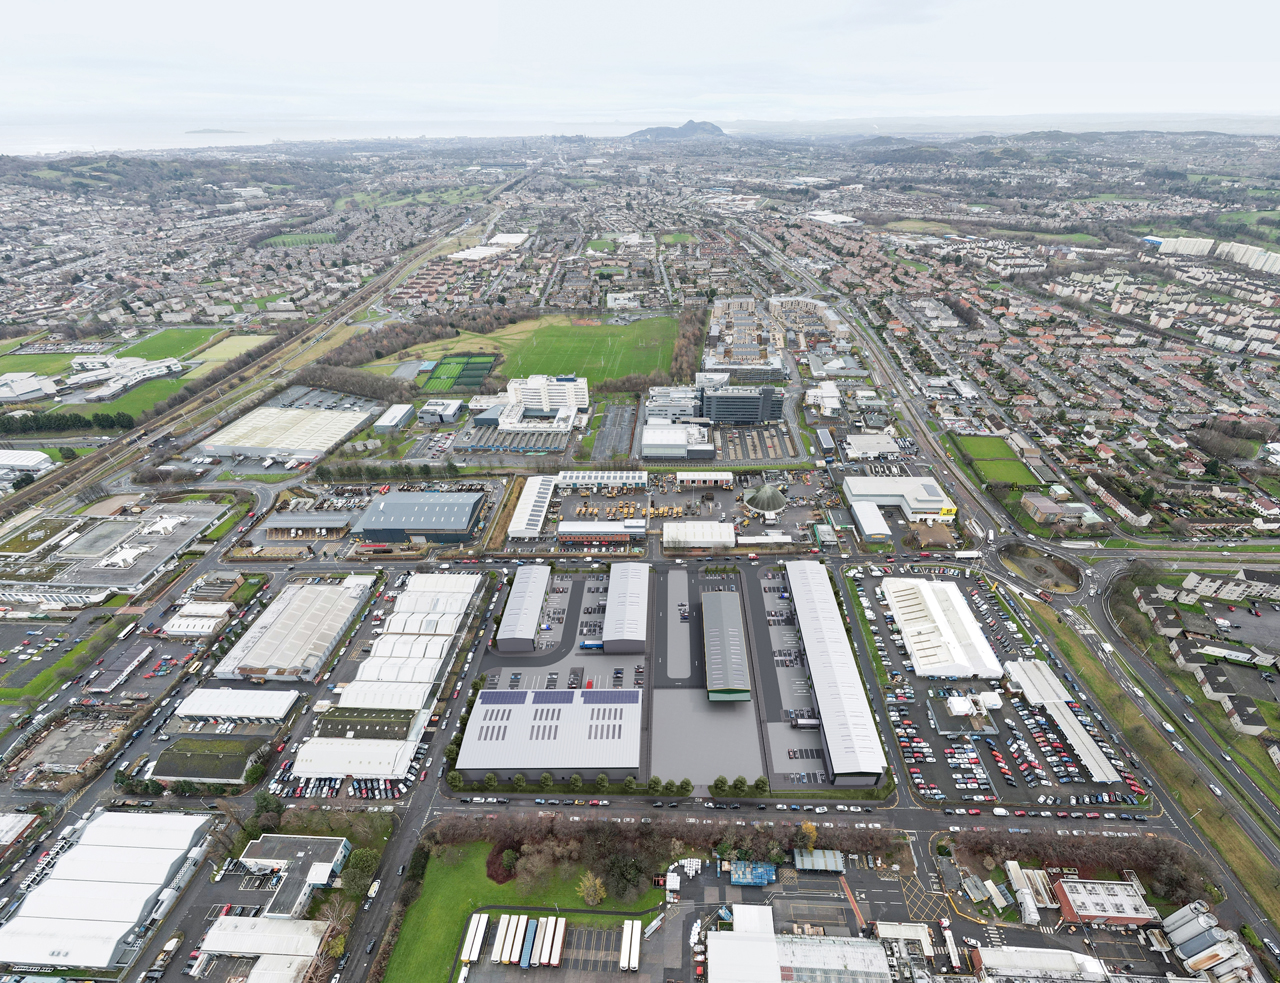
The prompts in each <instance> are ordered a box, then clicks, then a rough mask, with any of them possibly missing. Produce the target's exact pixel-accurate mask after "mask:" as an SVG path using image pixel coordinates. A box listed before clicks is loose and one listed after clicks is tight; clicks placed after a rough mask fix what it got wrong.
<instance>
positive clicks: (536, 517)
mask: <svg viewBox="0 0 1280 983" xmlns="http://www.w3.org/2000/svg"><path fill="white" fill-rule="evenodd" d="M555 490H556V479H555V478H554V477H552V476H551V475H549V474H539V475H534V476H533V477H531V478H528V479H526V480H525V483H524V488H523V489H522V490H521V492H520V498H519V499H518V500H517V501H516V507H515V509H514V510H513V511H512V513H511V522H510V523H509V524H508V526H507V535H508V536H509V537H510V538H512V539H537V538H538V537H539V536H541V535H542V524H543V523H544V522H546V521H547V509H548V508H550V506H551V499H552V498H553V497H554V496H555Z"/></svg>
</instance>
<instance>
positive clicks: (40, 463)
mask: <svg viewBox="0 0 1280 983" xmlns="http://www.w3.org/2000/svg"><path fill="white" fill-rule="evenodd" d="M51 467H53V458H51V457H50V456H49V455H48V454H46V453H44V452H43V451H6V450H0V469H2V470H5V471H23V472H27V473H30V474H39V473H40V472H41V471H48V470H49V469H50V468H51Z"/></svg>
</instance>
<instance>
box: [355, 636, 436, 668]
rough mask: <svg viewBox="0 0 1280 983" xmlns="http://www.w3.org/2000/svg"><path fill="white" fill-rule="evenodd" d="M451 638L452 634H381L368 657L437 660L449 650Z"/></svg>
mask: <svg viewBox="0 0 1280 983" xmlns="http://www.w3.org/2000/svg"><path fill="white" fill-rule="evenodd" d="M452 640H453V636H452V635H383V636H382V637H381V638H379V639H378V640H377V641H376V642H374V643H373V647H372V648H371V649H370V650H369V658H370V659H410V660H426V661H433V660H434V661H436V662H439V661H440V660H441V659H443V658H444V657H445V654H446V653H447V652H448V651H449V643H450V642H451V641H452Z"/></svg>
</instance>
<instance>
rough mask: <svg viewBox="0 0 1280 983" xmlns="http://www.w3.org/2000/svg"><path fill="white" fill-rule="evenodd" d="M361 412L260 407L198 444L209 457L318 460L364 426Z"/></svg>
mask: <svg viewBox="0 0 1280 983" xmlns="http://www.w3.org/2000/svg"><path fill="white" fill-rule="evenodd" d="M370 415H371V414H369V413H366V412H364V411H362V410H304V409H286V408H284V407H280V406H260V407H258V408H257V409H256V410H250V411H249V412H248V413H246V414H245V415H244V416H242V417H241V418H240V419H238V420H236V421H235V422H233V423H230V424H228V425H227V426H225V427H223V428H222V429H221V430H219V431H218V432H217V433H215V434H214V435H213V436H212V437H210V438H209V439H208V440H207V441H205V442H204V443H203V444H201V445H200V450H201V452H202V453H203V454H207V455H209V456H211V457H232V456H235V455H238V454H243V455H244V456H245V457H276V458H282V459H285V460H290V459H292V460H296V461H318V460H319V459H320V458H322V457H324V455H325V454H327V453H329V451H331V450H333V448H335V447H337V446H338V445H339V444H340V443H342V441H343V440H345V439H346V437H347V435H348V434H350V433H353V432H354V431H356V430H359V429H360V428H361V427H363V426H364V425H365V422H366V421H367V420H368V419H369V417H370Z"/></svg>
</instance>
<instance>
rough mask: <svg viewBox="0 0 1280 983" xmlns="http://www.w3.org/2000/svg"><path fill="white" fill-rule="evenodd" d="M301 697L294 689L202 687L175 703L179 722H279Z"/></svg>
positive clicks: (287, 714)
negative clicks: (180, 720)
mask: <svg viewBox="0 0 1280 983" xmlns="http://www.w3.org/2000/svg"><path fill="white" fill-rule="evenodd" d="M301 695H302V694H301V693H299V692H298V691H297V690H296V689H285V690H273V689H261V688H257V689H232V688H231V687H229V686H222V687H219V688H217V689H214V688H213V687H210V686H205V687H203V688H202V689H198V690H196V691H195V692H194V693H192V694H191V695H190V696H188V697H187V698H186V699H185V700H183V701H182V702H181V703H179V704H178V707H177V709H176V710H175V711H174V713H176V714H177V715H178V717H179V718H180V719H182V720H219V721H232V720H235V721H243V720H252V721H259V722H270V723H281V722H283V721H284V720H285V718H286V717H288V716H289V713H290V711H292V710H293V706H294V704H295V703H297V702H298V697H299V696H301Z"/></svg>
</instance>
